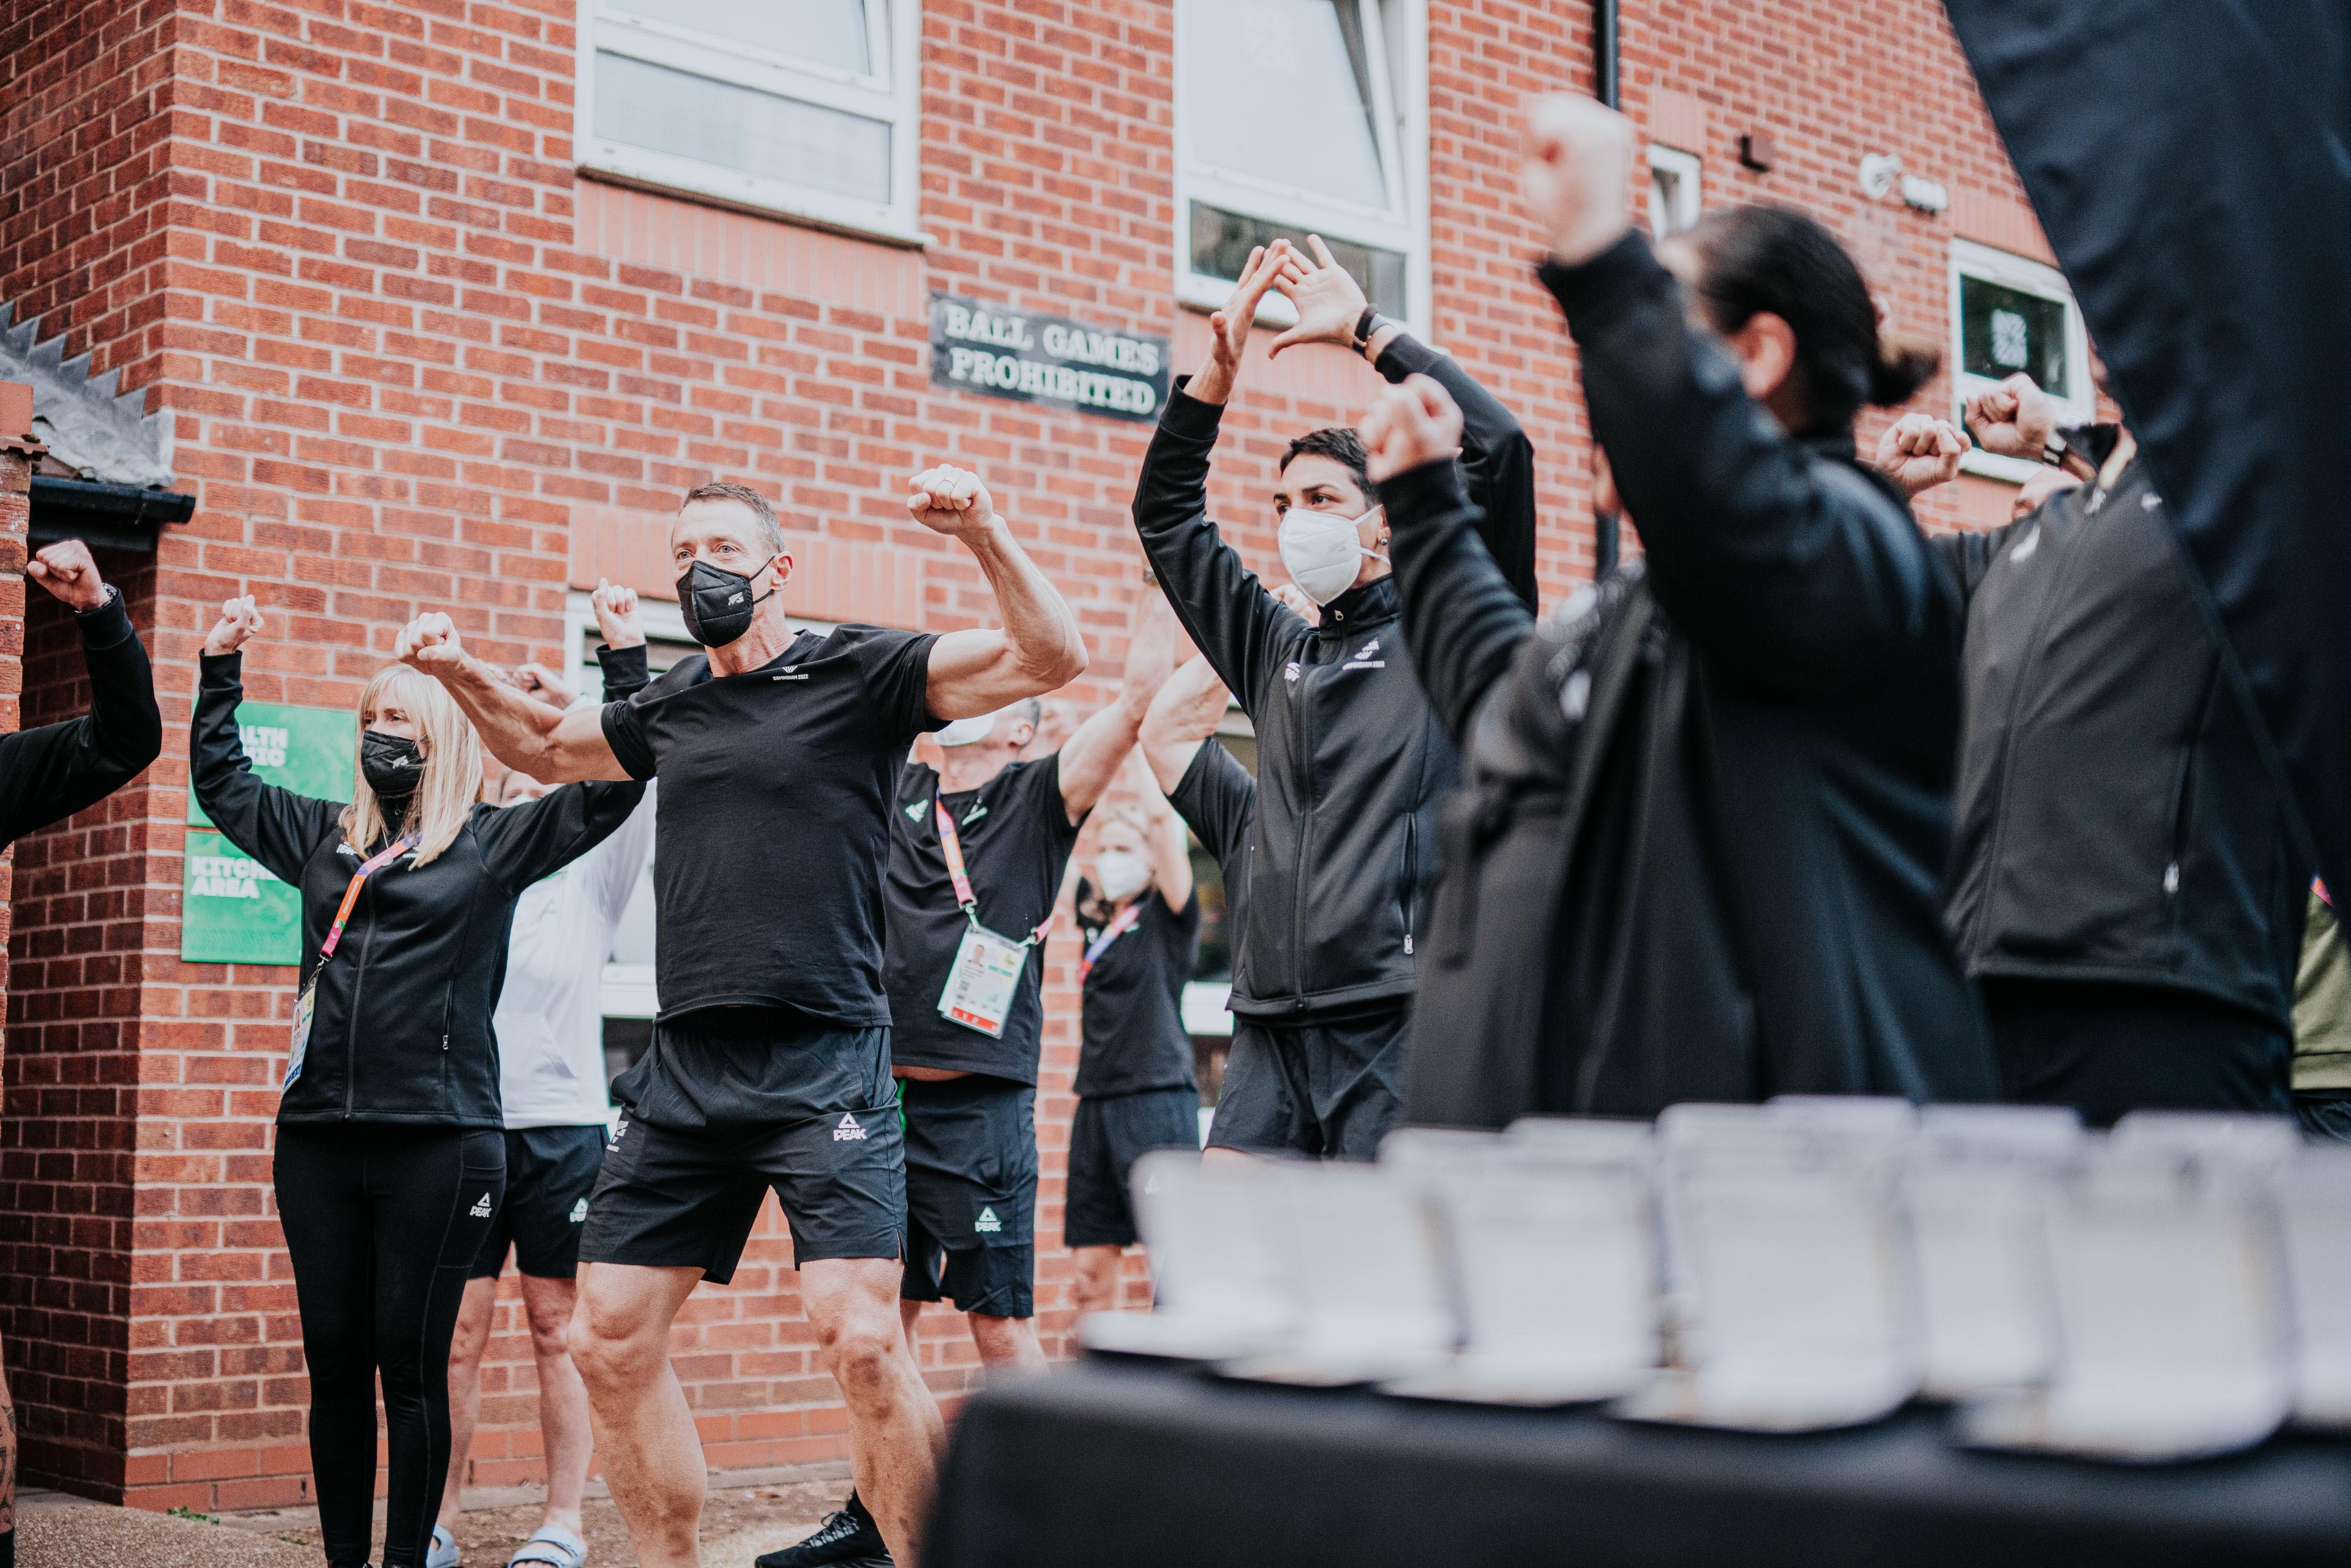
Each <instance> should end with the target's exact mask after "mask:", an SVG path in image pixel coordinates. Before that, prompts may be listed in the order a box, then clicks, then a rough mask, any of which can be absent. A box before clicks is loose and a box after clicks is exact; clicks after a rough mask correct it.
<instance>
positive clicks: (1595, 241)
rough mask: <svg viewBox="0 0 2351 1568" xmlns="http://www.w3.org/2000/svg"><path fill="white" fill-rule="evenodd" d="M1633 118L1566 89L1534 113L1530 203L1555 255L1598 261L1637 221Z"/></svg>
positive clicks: (1529, 154) (1577, 261)
mask: <svg viewBox="0 0 2351 1568" xmlns="http://www.w3.org/2000/svg"><path fill="white" fill-rule="evenodd" d="M1632 179H1633V122H1632V121H1631V120H1627V119H1625V117H1624V116H1623V115H1621V114H1619V113H1617V112H1616V111H1615V110H1613V109H1610V108H1607V107H1606V106H1605V105H1604V104H1602V103H1601V102H1600V101H1599V100H1598V99H1592V98H1586V97H1585V96H1584V95H1583V94H1582V93H1559V94H1555V95H1554V96H1552V97H1550V98H1546V99H1541V101H1539V102H1538V103H1537V104H1536V105H1535V107H1534V112H1533V113H1531V114H1530V115H1529V116H1528V117H1527V157H1526V172H1525V186H1526V196H1527V205H1528V206H1529V207H1530V208H1531V209H1532V210H1533V213H1534V216H1535V221H1536V222H1537V223H1538V224H1540V225H1542V232H1543V237H1544V239H1545V240H1547V241H1548V242H1549V243H1550V245H1551V252H1552V255H1553V256H1557V257H1558V258H1559V259H1560V260H1561V261H1562V262H1564V263H1566V264H1567V265H1568V266H1570V267H1573V266H1576V265H1578V264H1580V263H1583V262H1586V261H1590V260H1591V259H1592V258H1593V256H1598V255H1599V254H1600V253H1601V252H1602V251H1604V250H1606V249H1607V248H1608V247H1609V246H1612V245H1614V244H1615V243H1616V242H1617V240H1619V239H1621V238H1622V237H1624V235H1625V230H1626V229H1628V228H1630V227H1631V226H1632V216H1631V201H1632V198H1631V195H1630V193H1629V192H1630V188H1631V184H1632Z"/></svg>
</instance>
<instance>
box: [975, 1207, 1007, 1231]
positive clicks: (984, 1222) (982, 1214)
mask: <svg viewBox="0 0 2351 1568" xmlns="http://www.w3.org/2000/svg"><path fill="white" fill-rule="evenodd" d="M971 1228H973V1229H974V1230H982V1231H986V1232H987V1234H988V1235H990V1236H993V1235H995V1234H996V1233H997V1232H998V1231H999V1230H1002V1229H1003V1228H1004V1222H1003V1221H1002V1220H1000V1219H998V1218H996V1210H995V1209H994V1208H983V1209H981V1210H980V1211H979V1218H977V1219H976V1220H974V1221H973V1222H972V1227H971Z"/></svg>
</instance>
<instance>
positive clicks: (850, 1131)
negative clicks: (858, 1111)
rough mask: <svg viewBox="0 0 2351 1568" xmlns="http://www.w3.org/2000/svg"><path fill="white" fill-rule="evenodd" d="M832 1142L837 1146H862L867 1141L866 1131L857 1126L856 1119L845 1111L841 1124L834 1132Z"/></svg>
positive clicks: (842, 1114)
mask: <svg viewBox="0 0 2351 1568" xmlns="http://www.w3.org/2000/svg"><path fill="white" fill-rule="evenodd" d="M832 1141H833V1142H834V1143H836V1144H862V1143H863V1142H864V1141H865V1129H864V1128H862V1127H861V1126H859V1125H858V1124H857V1118H856V1117H854V1116H852V1115H851V1114H849V1113H847V1112H845V1111H844V1112H842V1113H841V1124H840V1125H838V1126H836V1127H835V1128H833V1130H832Z"/></svg>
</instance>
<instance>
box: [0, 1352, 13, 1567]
mask: <svg viewBox="0 0 2351 1568" xmlns="http://www.w3.org/2000/svg"><path fill="white" fill-rule="evenodd" d="M15 1529H16V1399H15V1398H14V1396H11V1395H10V1394H9V1392H8V1375H7V1373H6V1372H5V1371H0V1531H14V1530H15Z"/></svg>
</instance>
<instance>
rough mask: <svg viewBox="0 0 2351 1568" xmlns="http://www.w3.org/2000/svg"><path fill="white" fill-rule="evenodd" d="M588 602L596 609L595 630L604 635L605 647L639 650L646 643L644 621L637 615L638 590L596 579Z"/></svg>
mask: <svg viewBox="0 0 2351 1568" xmlns="http://www.w3.org/2000/svg"><path fill="white" fill-rule="evenodd" d="M589 602H590V604H593V605H594V606H595V607H596V629H597V630H598V631H599V632H602V633H603V634H604V646H606V647H608V648H642V647H643V646H644V643H645V622H644V618H643V616H641V615H639V614H638V613H637V591H636V590H635V589H633V588H629V587H626V586H624V585H622V584H621V583H617V582H608V581H606V580H604V579H602V578H601V577H600V578H598V579H597V580H596V591H595V593H594V594H593V595H592V596H590V600H589Z"/></svg>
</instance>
